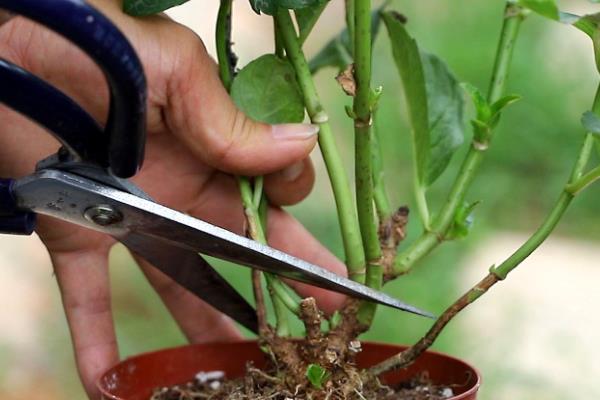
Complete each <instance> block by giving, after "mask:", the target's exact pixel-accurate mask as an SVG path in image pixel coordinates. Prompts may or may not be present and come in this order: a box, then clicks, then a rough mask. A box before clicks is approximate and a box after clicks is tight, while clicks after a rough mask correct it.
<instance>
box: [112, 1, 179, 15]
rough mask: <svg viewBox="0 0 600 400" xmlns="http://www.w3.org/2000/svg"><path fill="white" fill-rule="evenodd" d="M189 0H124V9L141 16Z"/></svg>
mask: <svg viewBox="0 0 600 400" xmlns="http://www.w3.org/2000/svg"><path fill="white" fill-rule="evenodd" d="M188 1H189V0H124V1H123V11H125V12H126V13H127V14H129V15H133V16H137V17H141V16H146V15H152V14H158V13H160V12H163V11H165V10H168V9H169V8H172V7H175V6H178V5H181V4H183V3H186V2H188Z"/></svg>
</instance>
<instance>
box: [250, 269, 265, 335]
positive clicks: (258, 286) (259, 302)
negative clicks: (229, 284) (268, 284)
mask: <svg viewBox="0 0 600 400" xmlns="http://www.w3.org/2000/svg"><path fill="white" fill-rule="evenodd" d="M252 290H253V292H254V299H255V301H256V317H257V319H258V334H259V335H260V336H264V335H266V334H267V332H268V330H269V327H268V325H267V311H266V307H265V296H264V292H263V290H262V282H261V272H260V271H259V270H257V269H253V270H252Z"/></svg>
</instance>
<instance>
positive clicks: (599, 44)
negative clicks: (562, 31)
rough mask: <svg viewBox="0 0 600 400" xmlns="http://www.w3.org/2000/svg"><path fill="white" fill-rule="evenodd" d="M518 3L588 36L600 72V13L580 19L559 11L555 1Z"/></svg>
mask: <svg viewBox="0 0 600 400" xmlns="http://www.w3.org/2000/svg"><path fill="white" fill-rule="evenodd" d="M517 3H518V4H519V5H520V6H522V7H525V8H528V9H530V10H532V11H534V12H536V13H538V14H540V15H542V16H544V17H546V18H550V19H551V20H553V21H558V22H562V23H563V24H567V25H573V26H574V27H576V28H577V29H579V30H580V31H582V32H583V33H585V34H586V35H588V36H589V37H590V38H591V39H592V42H593V44H594V54H595V58H596V68H597V69H598V71H599V72H600V13H596V14H589V15H584V16H583V17H580V16H579V15H575V14H570V13H565V12H561V11H559V10H558V7H557V6H556V2H555V0H518V2H517Z"/></svg>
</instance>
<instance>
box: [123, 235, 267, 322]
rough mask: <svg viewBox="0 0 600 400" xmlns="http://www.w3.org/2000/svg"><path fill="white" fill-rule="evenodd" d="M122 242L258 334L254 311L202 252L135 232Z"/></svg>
mask: <svg viewBox="0 0 600 400" xmlns="http://www.w3.org/2000/svg"><path fill="white" fill-rule="evenodd" d="M119 241H120V242H121V243H123V244H124V245H125V246H127V248H128V249H129V250H131V251H133V252H134V253H136V254H137V255H139V256H140V257H142V258H144V259H145V260H146V261H148V262H149V263H150V264H152V265H153V266H154V267H156V268H158V269H159V270H161V271H162V272H163V273H164V274H165V275H168V276H169V277H171V279H173V280H174V281H175V282H177V283H178V284H180V285H181V286H183V287H184V288H186V289H187V290H189V291H190V292H192V293H193V294H195V295H196V296H198V297H200V298H201V299H202V300H204V301H206V302H207V303H208V304H210V305H211V306H213V307H214V308H216V309H217V310H219V311H221V312H223V313H224V314H226V315H228V316H230V317H231V318H233V319H234V320H235V321H237V322H239V323H240V324H242V325H243V326H245V327H246V328H248V329H250V330H251V331H252V332H254V333H258V320H257V318H256V311H255V310H254V308H253V307H252V306H251V305H250V304H248V302H247V301H246V300H245V299H244V298H243V297H242V296H241V295H240V294H239V293H238V292H237V290H235V289H234V288H233V287H232V286H231V285H230V284H229V283H228V282H227V281H226V280H225V279H223V277H222V276H221V275H219V273H218V272H217V271H215V270H214V269H213V267H211V266H210V264H209V263H208V262H207V261H206V260H205V259H204V258H202V256H200V255H199V254H198V253H196V252H193V251H189V250H187V249H182V248H178V247H173V246H171V245H170V244H168V243H163V242H162V241H160V240H157V239H155V238H151V237H147V236H144V235H141V234H138V233H135V232H131V233H130V234H128V235H126V236H123V237H121V238H119Z"/></svg>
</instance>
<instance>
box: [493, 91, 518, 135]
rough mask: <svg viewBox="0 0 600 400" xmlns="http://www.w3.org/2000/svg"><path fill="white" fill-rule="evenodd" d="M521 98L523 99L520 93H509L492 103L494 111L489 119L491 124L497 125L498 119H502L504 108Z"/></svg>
mask: <svg viewBox="0 0 600 400" xmlns="http://www.w3.org/2000/svg"><path fill="white" fill-rule="evenodd" d="M519 100H521V96H519V95H518V94H509V95H507V96H504V97H502V98H501V99H500V100H498V101H496V102H495V103H494V104H492V105H491V107H490V109H491V112H492V113H491V115H490V119H489V124H490V126H491V127H492V128H493V127H494V126H496V124H498V121H499V120H500V113H501V112H502V110H504V109H505V108H506V107H508V106H510V105H511V104H514V103H516V102H517V101H519Z"/></svg>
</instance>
